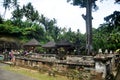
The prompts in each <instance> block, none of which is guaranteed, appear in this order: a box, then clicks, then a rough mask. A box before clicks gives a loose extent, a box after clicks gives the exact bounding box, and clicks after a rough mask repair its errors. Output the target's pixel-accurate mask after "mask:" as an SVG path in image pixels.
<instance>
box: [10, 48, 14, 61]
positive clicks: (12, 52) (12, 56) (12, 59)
mask: <svg viewBox="0 0 120 80" xmlns="http://www.w3.org/2000/svg"><path fill="white" fill-rule="evenodd" d="M9 55H10V61H11V62H13V61H14V60H15V56H14V51H13V50H11V51H10V52H9Z"/></svg>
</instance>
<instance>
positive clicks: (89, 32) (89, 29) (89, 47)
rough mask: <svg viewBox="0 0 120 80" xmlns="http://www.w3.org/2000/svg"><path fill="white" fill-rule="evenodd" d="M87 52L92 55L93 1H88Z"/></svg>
mask: <svg viewBox="0 0 120 80" xmlns="http://www.w3.org/2000/svg"><path fill="white" fill-rule="evenodd" d="M86 52H87V54H88V55H90V53H92V0H87V6H86Z"/></svg>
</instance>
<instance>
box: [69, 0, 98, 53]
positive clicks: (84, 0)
mask: <svg viewBox="0 0 120 80" xmlns="http://www.w3.org/2000/svg"><path fill="white" fill-rule="evenodd" d="M68 1H71V0H68ZM72 1H73V2H72V3H73V5H77V6H78V5H79V6H80V7H85V8H86V15H84V14H83V15H82V16H83V18H84V20H85V21H86V36H87V37H86V51H87V54H88V55H89V54H90V53H92V13H91V12H92V6H93V7H94V9H97V8H96V7H97V6H96V4H95V1H96V0H72Z"/></svg>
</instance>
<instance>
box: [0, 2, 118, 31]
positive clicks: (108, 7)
mask: <svg viewBox="0 0 120 80" xmlns="http://www.w3.org/2000/svg"><path fill="white" fill-rule="evenodd" d="M66 1H67V0H18V2H19V4H20V5H21V6H22V5H23V4H27V3H28V2H31V3H32V5H33V6H34V8H35V9H36V10H38V11H39V13H40V14H44V16H46V17H48V18H50V19H52V18H55V19H56V20H57V25H58V26H59V27H66V28H69V27H71V29H72V30H73V31H77V29H80V31H81V32H82V33H85V32H86V28H85V26H86V25H85V21H84V20H83V18H82V16H81V15H82V14H86V13H85V11H86V10H85V8H79V6H73V5H71V4H70V3H67V2H66ZM97 5H98V6H99V10H97V11H95V12H92V16H93V18H94V19H93V20H92V23H93V24H92V25H93V27H94V28H98V27H99V24H102V23H103V22H104V17H105V16H108V15H110V14H112V13H113V12H114V11H115V10H117V11H120V6H119V5H118V4H116V5H115V4H114V0H105V1H104V2H99V1H97ZM3 12H4V9H3V8H2V6H0V13H1V15H2V14H3ZM10 15H11V13H10V12H7V13H6V18H10Z"/></svg>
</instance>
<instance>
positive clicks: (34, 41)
mask: <svg viewBox="0 0 120 80" xmlns="http://www.w3.org/2000/svg"><path fill="white" fill-rule="evenodd" d="M24 46H41V44H40V43H39V42H38V41H37V40H36V39H31V40H30V41H29V42H27V43H26V44H24Z"/></svg>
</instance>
